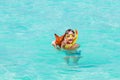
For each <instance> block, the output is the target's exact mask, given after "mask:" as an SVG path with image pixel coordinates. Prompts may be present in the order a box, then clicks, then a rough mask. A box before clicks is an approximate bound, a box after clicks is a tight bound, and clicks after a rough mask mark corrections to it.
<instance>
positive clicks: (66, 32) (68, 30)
mask: <svg viewBox="0 0 120 80" xmlns="http://www.w3.org/2000/svg"><path fill="white" fill-rule="evenodd" d="M70 31H72V32H73V34H75V32H74V30H72V29H67V30H66V31H65V34H68V32H70Z"/></svg>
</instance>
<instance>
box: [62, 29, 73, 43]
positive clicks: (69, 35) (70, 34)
mask: <svg viewBox="0 0 120 80" xmlns="http://www.w3.org/2000/svg"><path fill="white" fill-rule="evenodd" d="M64 39H66V40H67V41H68V43H72V42H73V40H74V39H75V32H74V30H72V29H68V30H66V32H65V37H64Z"/></svg>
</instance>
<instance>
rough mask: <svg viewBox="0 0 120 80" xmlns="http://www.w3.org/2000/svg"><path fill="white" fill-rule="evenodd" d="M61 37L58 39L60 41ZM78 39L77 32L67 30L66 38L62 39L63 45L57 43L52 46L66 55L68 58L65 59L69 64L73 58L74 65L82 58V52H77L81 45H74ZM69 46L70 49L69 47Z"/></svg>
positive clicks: (54, 42)
mask: <svg viewBox="0 0 120 80" xmlns="http://www.w3.org/2000/svg"><path fill="white" fill-rule="evenodd" d="M59 38H60V37H58V39H59ZM75 39H76V34H75V31H74V30H72V29H68V30H66V32H65V34H64V37H62V39H61V40H62V41H61V45H59V46H58V45H57V44H56V41H53V42H52V45H53V46H54V47H55V48H56V49H58V50H63V51H65V53H66V56H65V57H64V59H65V61H66V62H67V63H69V59H70V58H72V59H73V62H74V63H77V62H78V60H79V58H80V51H77V49H78V48H79V47H80V46H79V44H76V43H74V44H72V43H73V42H74V40H75ZM69 45H70V46H69ZM67 46H69V47H67Z"/></svg>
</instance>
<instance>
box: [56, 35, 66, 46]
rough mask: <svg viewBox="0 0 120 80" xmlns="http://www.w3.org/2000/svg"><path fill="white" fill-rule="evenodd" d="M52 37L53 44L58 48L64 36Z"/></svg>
mask: <svg viewBox="0 0 120 80" xmlns="http://www.w3.org/2000/svg"><path fill="white" fill-rule="evenodd" d="M54 35H55V38H56V40H55V44H56V45H58V46H59V47H61V43H62V41H63V39H64V36H65V34H64V35H62V36H58V35H57V34H54Z"/></svg>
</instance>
